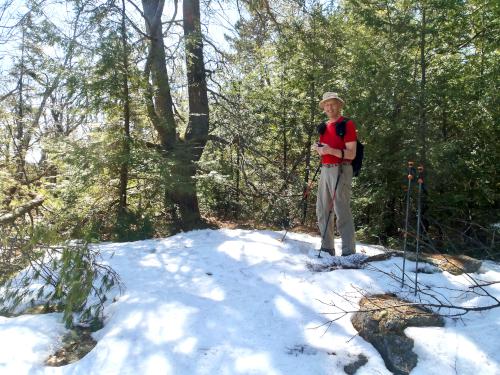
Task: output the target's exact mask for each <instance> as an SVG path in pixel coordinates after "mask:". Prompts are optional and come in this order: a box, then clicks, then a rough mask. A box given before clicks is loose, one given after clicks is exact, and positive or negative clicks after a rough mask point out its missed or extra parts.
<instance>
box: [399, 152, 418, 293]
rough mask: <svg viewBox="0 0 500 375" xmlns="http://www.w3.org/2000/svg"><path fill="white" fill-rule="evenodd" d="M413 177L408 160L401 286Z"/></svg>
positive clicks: (402, 282)
mask: <svg viewBox="0 0 500 375" xmlns="http://www.w3.org/2000/svg"><path fill="white" fill-rule="evenodd" d="M414 177H415V167H414V166H413V162H412V161H409V162H408V190H407V191H406V218H405V232H404V242H403V276H402V277H401V287H403V286H404V285H405V263H406V242H407V239H408V213H409V211H410V195H411V182H412V181H413V178H414Z"/></svg>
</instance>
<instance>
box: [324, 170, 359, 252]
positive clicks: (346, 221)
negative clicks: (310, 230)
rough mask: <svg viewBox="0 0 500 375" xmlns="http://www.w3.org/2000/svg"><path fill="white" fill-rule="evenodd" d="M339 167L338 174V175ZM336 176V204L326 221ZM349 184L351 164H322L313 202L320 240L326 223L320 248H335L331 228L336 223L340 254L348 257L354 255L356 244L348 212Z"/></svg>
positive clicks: (350, 189) (350, 216)
mask: <svg viewBox="0 0 500 375" xmlns="http://www.w3.org/2000/svg"><path fill="white" fill-rule="evenodd" d="M339 168H340V169H341V173H340V176H339ZM337 176H339V178H340V180H339V183H338V186H337V192H336V195H335V202H334V204H333V208H334V211H333V212H332V215H331V217H330V220H328V214H329V212H330V209H331V207H332V199H333V195H334V191H335V183H336V182H337ZM351 183H352V166H351V165H340V166H339V165H335V166H333V164H331V165H329V166H325V165H323V166H322V167H321V176H320V180H319V186H318V198H317V201H316V216H317V218H318V226H319V230H320V232H321V238H323V234H324V233H323V231H324V230H325V226H326V222H327V221H328V228H327V229H326V234H325V235H324V239H323V242H322V243H321V247H322V248H323V249H332V250H333V249H335V246H334V242H333V240H334V229H335V223H336V224H337V230H338V231H339V233H340V237H341V238H342V255H349V254H353V253H354V252H355V248H356V244H355V238H354V221H353V219H352V212H351V204H350V200H351V191H352V188H351Z"/></svg>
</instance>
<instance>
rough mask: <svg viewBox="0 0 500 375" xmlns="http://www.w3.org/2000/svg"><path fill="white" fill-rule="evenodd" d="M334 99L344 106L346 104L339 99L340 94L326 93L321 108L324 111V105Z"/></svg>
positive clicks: (320, 104)
mask: <svg viewBox="0 0 500 375" xmlns="http://www.w3.org/2000/svg"><path fill="white" fill-rule="evenodd" d="M332 99H337V100H338V101H339V102H341V103H342V104H345V102H344V101H343V100H342V99H341V98H340V97H339V94H337V93H336V92H325V93H324V94H323V100H321V101H320V102H319V107H320V108H321V109H323V104H325V102H327V101H328V100H332Z"/></svg>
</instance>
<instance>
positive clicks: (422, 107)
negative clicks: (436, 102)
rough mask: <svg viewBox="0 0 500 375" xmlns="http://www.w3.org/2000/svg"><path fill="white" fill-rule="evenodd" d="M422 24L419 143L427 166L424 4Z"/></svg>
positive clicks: (425, 22)
mask: <svg viewBox="0 0 500 375" xmlns="http://www.w3.org/2000/svg"><path fill="white" fill-rule="evenodd" d="M421 11H422V21H421V22H422V23H421V28H420V70H421V80H420V97H419V127H418V129H419V131H418V134H419V141H420V162H421V163H423V164H426V161H427V140H426V138H427V116H426V103H425V101H426V97H425V94H426V92H425V90H426V71H427V62H426V60H425V48H426V45H425V34H426V27H427V20H426V8H425V5H424V4H422V9H421Z"/></svg>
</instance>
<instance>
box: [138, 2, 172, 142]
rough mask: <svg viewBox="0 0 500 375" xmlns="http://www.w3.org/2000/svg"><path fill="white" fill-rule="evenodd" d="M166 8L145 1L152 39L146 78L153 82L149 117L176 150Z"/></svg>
mask: <svg viewBox="0 0 500 375" xmlns="http://www.w3.org/2000/svg"><path fill="white" fill-rule="evenodd" d="M164 5H165V2H164V0H142V6H143V10H144V18H145V22H146V32H147V34H148V37H149V49H148V58H147V61H146V78H147V81H148V83H149V82H150V83H151V86H150V87H149V89H150V91H149V93H148V97H147V98H146V99H147V100H148V115H149V118H150V119H151V122H152V123H153V126H154V128H155V129H156V132H157V133H158V136H159V138H160V143H161V145H162V147H163V148H164V149H165V150H172V149H173V148H174V145H175V141H176V139H175V132H176V124H175V119H174V112H173V109H172V106H173V102H172V96H171V94H170V82H169V78H168V72H167V65H166V63H165V60H166V56H165V44H164V43H163V33H162V25H161V15H162V13H163V7H164ZM150 79H151V81H150Z"/></svg>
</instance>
